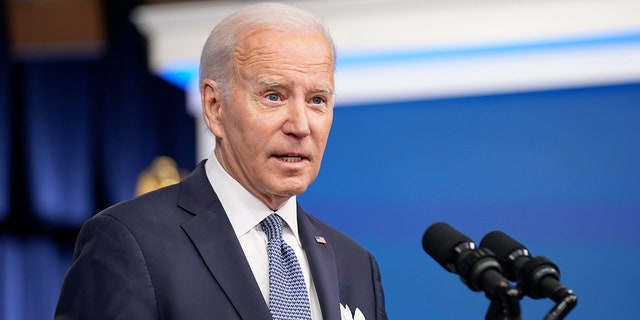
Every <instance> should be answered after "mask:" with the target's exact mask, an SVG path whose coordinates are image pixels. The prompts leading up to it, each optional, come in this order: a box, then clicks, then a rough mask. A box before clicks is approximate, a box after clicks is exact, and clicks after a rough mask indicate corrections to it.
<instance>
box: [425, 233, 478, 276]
mask: <svg viewBox="0 0 640 320" xmlns="http://www.w3.org/2000/svg"><path fill="white" fill-rule="evenodd" d="M463 242H472V241H471V239H469V238H468V237H467V236H465V235H464V234H462V233H460V232H458V231H457V230H456V229H454V228H452V227H451V226H450V225H448V224H446V223H444V222H437V223H434V224H432V225H431V226H430V227H429V228H427V230H426V231H425V232H424V235H423V236H422V248H423V249H424V251H426V252H427V253H428V254H429V255H430V256H431V257H432V258H433V259H434V260H436V262H438V263H439V264H440V265H441V266H442V267H443V268H445V269H447V270H449V267H447V264H449V263H451V262H453V261H449V260H451V259H452V258H453V256H452V255H453V253H452V249H453V248H454V247H455V246H457V245H458V244H461V243H463ZM449 271H451V270H449Z"/></svg>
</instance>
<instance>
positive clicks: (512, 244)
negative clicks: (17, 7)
mask: <svg viewBox="0 0 640 320" xmlns="http://www.w3.org/2000/svg"><path fill="white" fill-rule="evenodd" d="M480 247H481V248H487V249H489V250H491V251H492V252H493V253H494V254H495V255H496V256H497V257H498V258H499V259H500V260H502V261H503V262H508V261H507V260H508V257H509V255H510V254H511V253H513V252H514V251H516V250H519V249H526V247H525V246H524V245H523V244H522V243H520V242H518V241H516V240H514V239H513V238H511V237H510V236H508V235H507V234H505V233H504V232H502V231H492V232H489V233H488V234H487V235H486V236H484V238H482V241H480Z"/></svg>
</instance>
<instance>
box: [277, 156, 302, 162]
mask: <svg viewBox="0 0 640 320" xmlns="http://www.w3.org/2000/svg"><path fill="white" fill-rule="evenodd" d="M276 157H277V158H278V159H280V161H283V162H287V163H298V162H302V161H305V160H308V158H307V157H304V156H301V155H277V156H276Z"/></svg>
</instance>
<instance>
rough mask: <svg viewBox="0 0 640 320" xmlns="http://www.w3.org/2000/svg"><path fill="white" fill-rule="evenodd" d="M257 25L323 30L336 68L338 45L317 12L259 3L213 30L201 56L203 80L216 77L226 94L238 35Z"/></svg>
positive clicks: (269, 27) (225, 20)
mask: <svg viewBox="0 0 640 320" xmlns="http://www.w3.org/2000/svg"><path fill="white" fill-rule="evenodd" d="M255 28H268V29H272V30H277V31H283V32H285V31H286V32H291V31H293V32H300V33H311V32H321V33H322V34H323V35H324V36H325V38H326V39H327V41H328V42H329V46H330V49H331V53H332V55H333V61H334V68H335V58H336V52H335V45H334V43H333V40H332V39H331V35H330V34H329V30H328V28H327V26H326V25H325V24H324V23H323V22H322V21H321V20H320V19H319V18H318V17H317V16H316V15H314V14H312V13H310V12H308V11H305V10H303V9H300V8H298V7H294V6H290V5H285V4H280V3H258V4H253V5H250V6H247V7H245V8H243V9H241V10H239V11H237V12H235V13H234V14H232V15H230V16H228V17H227V18H225V19H224V20H222V21H221V22H220V23H219V24H218V25H217V26H216V27H215V28H214V29H213V30H212V31H211V34H209V37H208V38H207V41H206V42H205V44H204V48H203V49H202V55H201V56H200V83H202V81H203V80H204V79H212V80H214V81H216V82H218V84H219V85H220V86H221V89H222V91H223V93H224V95H226V94H227V93H228V88H229V84H230V81H231V80H232V79H231V74H232V67H233V54H234V50H235V47H236V42H237V40H238V35H240V34H241V33H242V32H243V31H245V30H248V29H255Z"/></svg>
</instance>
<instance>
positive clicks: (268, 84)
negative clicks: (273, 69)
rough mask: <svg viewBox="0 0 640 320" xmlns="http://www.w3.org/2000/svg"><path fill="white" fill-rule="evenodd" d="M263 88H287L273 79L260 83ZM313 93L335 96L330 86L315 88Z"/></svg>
mask: <svg viewBox="0 0 640 320" xmlns="http://www.w3.org/2000/svg"><path fill="white" fill-rule="evenodd" d="M258 83H259V84H260V85H261V86H265V87H270V88H275V87H287V85H286V84H283V83H281V82H278V81H275V80H271V79H264V80H261V81H259V82H258ZM312 92H317V93H327V94H329V95H333V89H332V88H331V87H328V86H322V87H319V88H315V89H313V90H312Z"/></svg>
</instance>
